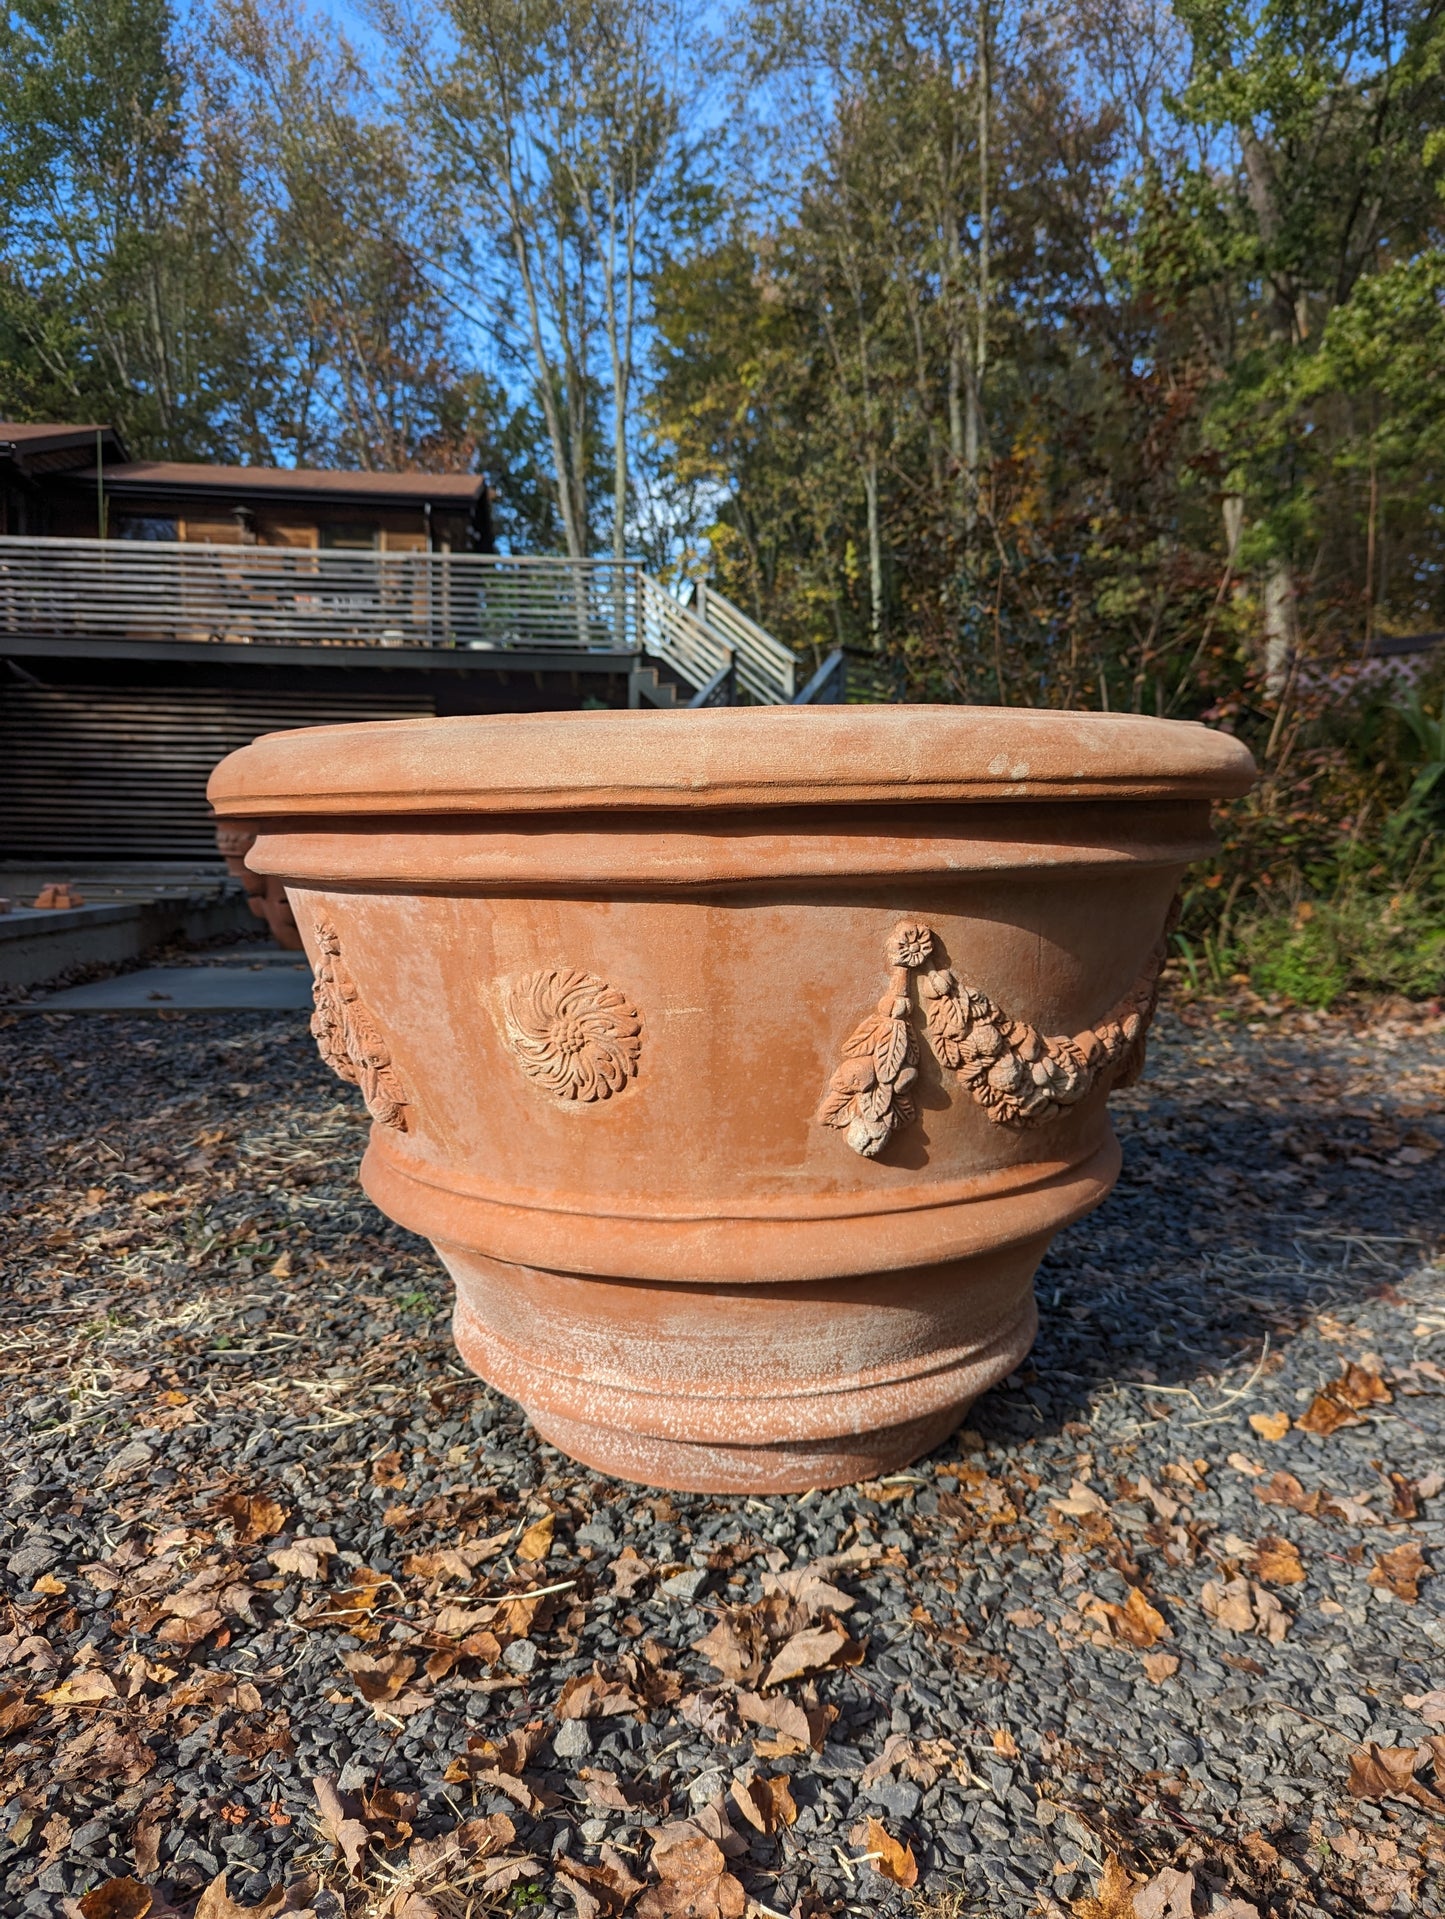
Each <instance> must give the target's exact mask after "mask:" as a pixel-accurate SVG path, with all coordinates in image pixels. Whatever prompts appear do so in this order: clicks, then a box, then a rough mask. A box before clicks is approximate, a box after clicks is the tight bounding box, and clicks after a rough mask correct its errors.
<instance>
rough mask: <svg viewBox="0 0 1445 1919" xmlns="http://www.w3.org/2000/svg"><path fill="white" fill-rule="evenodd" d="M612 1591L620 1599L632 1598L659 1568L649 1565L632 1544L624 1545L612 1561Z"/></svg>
mask: <svg viewBox="0 0 1445 1919" xmlns="http://www.w3.org/2000/svg"><path fill="white" fill-rule="evenodd" d="M611 1571H612V1591H613V1593H614V1595H615V1596H616V1597H617V1598H618V1599H631V1597H632V1595H633V1594H634V1593H635V1592H636V1591H637V1589H638V1587H639V1586H645V1585H646V1584H647V1581H648V1580H649V1579H651V1578H652V1577H653V1576H654V1575H655V1573H656V1571H657V1568H656V1567H655V1566H652V1565H649V1564H648V1562H647V1561H646V1560H645V1559H644V1558H643V1557H642V1555H641V1554H640V1553H639V1552H637V1551H636V1550H635V1548H633V1547H631V1546H624V1547H623V1548H622V1551H621V1552H620V1553H619V1554H618V1555H617V1557H616V1559H614V1560H613V1562H612V1568H611Z"/></svg>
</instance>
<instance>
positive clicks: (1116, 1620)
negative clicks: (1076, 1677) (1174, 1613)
mask: <svg viewBox="0 0 1445 1919" xmlns="http://www.w3.org/2000/svg"><path fill="white" fill-rule="evenodd" d="M1128 1591H1129V1597H1128V1599H1127V1600H1126V1601H1125V1603H1124V1604H1123V1605H1122V1606H1116V1605H1115V1604H1114V1603H1113V1601H1112V1600H1109V1599H1095V1598H1092V1597H1091V1598H1089V1599H1088V1600H1086V1601H1085V1603H1084V1605H1083V1607H1082V1608H1081V1610H1082V1612H1083V1614H1084V1616H1085V1618H1087V1619H1099V1620H1102V1621H1103V1623H1104V1626H1105V1628H1106V1629H1107V1631H1108V1633H1109V1636H1110V1638H1112V1639H1117V1640H1122V1641H1123V1643H1124V1644H1125V1645H1126V1646H1138V1647H1139V1648H1140V1649H1141V1650H1143V1649H1144V1648H1146V1647H1149V1646H1153V1645H1157V1644H1158V1642H1159V1641H1160V1640H1161V1639H1163V1638H1164V1637H1165V1636H1166V1635H1167V1634H1168V1631H1169V1628H1168V1626H1167V1625H1166V1623H1165V1620H1164V1615H1163V1613H1161V1612H1159V1611H1157V1610H1156V1608H1155V1607H1153V1606H1151V1605H1150V1604H1149V1601H1148V1600H1147V1599H1146V1598H1145V1597H1144V1595H1143V1593H1142V1592H1140V1590H1139V1588H1138V1587H1137V1586H1130V1587H1129V1589H1128Z"/></svg>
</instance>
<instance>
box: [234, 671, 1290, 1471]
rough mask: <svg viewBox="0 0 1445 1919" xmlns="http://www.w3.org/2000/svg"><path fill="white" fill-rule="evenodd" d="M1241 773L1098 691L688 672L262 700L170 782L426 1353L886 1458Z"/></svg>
mask: <svg viewBox="0 0 1445 1919" xmlns="http://www.w3.org/2000/svg"><path fill="white" fill-rule="evenodd" d="M1252 774H1253V769H1252V764H1251V761H1250V758H1249V755H1248V753H1247V752H1246V751H1245V749H1244V748H1243V747H1242V746H1240V745H1239V744H1238V743H1237V742H1236V741H1234V740H1232V739H1229V738H1227V737H1225V736H1223V735H1221V734H1218V733H1211V732H1209V731H1207V730H1206V729H1205V728H1203V727H1200V726H1186V725H1179V724H1174V723H1169V722H1165V721H1159V720H1149V719H1141V718H1136V717H1132V716H1112V715H1107V714H1102V715H1101V714H1055V713H1039V712H1020V711H1006V710H1001V709H1000V710H996V709H967V708H958V707H896V706H894V707H822V708H812V707H803V708H796V709H795V708H767V709H757V708H732V709H727V708H723V709H713V710H708V711H702V712H687V713H681V714H677V713H664V712H657V713H650V712H647V713H602V712H597V713H568V714H546V715H519V716H508V717H499V718H467V719H438V720H431V719H426V720H409V721H397V722H390V723H382V724H370V725H358V726H333V727H325V728H318V729H312V730H307V731H292V732H286V733H276V734H272V735H270V736H269V737H267V738H264V739H261V740H258V741H256V742H255V743H254V744H253V745H251V746H248V747H246V748H244V749H243V750H242V751H241V752H239V753H234V754H232V755H231V757H230V758H229V759H227V760H225V761H223V762H222V764H221V765H220V766H219V767H218V768H217V770H216V772H215V775H214V776H213V778H212V781H211V788H210V793H211V799H212V801H213V802H214V804H215V806H216V809H217V811H218V812H219V813H220V814H222V815H223V816H227V817H231V818H241V819H244V820H246V821H247V822H248V823H249V824H250V826H251V827H253V828H254V830H255V831H256V834H257V837H256V841H255V844H254V846H253V847H252V849H251V851H250V854H249V856H248V858H249V863H250V865H251V866H252V867H253V868H254V869H256V870H257V871H260V872H263V873H268V874H273V875H276V876H278V877H283V878H284V879H285V880H286V881H287V882H288V883H289V885H290V889H291V897H292V900H293V903H294V905H295V908H296V915H297V919H298V922H299V924H300V928H301V933H302V936H303V938H304V940H305V942H306V948H307V951H308V953H309V954H310V957H311V961H312V965H313V967H314V969H315V973H316V1009H317V1010H316V1017H315V1019H314V1021H313V1031H314V1032H315V1034H316V1037H317V1039H318V1041H319V1043H320V1046H321V1050H322V1053H323V1054H324V1056H325V1057H326V1059H327V1060H329V1061H330V1063H331V1064H332V1065H333V1066H334V1067H335V1068H336V1069H337V1071H338V1072H340V1073H341V1074H342V1076H343V1077H344V1078H346V1079H349V1080H353V1081H355V1082H357V1083H358V1084H359V1086H360V1087H361V1090H362V1092H363V1093H364V1095H365V1097H366V1101H367V1104H368V1106H369V1107H370V1109H371V1113H372V1116H373V1120H374V1122H375V1123H374V1125H373V1127H372V1132H371V1143H370V1146H369V1148H368V1150H367V1153H366V1157H365V1160H364V1162H363V1165H362V1174H361V1176H362V1183H363V1184H364V1186H365V1188H366V1190H367V1192H368V1193H369V1194H370V1195H371V1197H372V1198H373V1199H374V1200H375V1201H376V1203H377V1205H378V1206H380V1207H381V1208H382V1210H383V1211H384V1212H387V1213H389V1214H390V1215H391V1216H392V1218H393V1219H396V1220H398V1221H400V1222H401V1224H402V1225H404V1226H407V1227H410V1228H411V1229H412V1230H414V1231H415V1232H418V1233H421V1234H424V1235H425V1236H426V1237H427V1238H428V1239H430V1240H431V1241H432V1243H433V1244H434V1245H435V1247H436V1249H437V1251H438V1253H439V1254H440V1256H441V1258H442V1260H443V1261H444V1262H445V1264H446V1266H447V1268H448V1270H449V1271H450V1273H451V1274H452V1277H453V1278H454V1280H455V1282H456V1287H457V1306H456V1320H455V1326H456V1339H457V1344H458V1346H459V1348H460V1350H461V1353H462V1355H463V1357H464V1358H465V1359H466V1361H467V1362H468V1364H469V1365H471V1366H472V1367H474V1368H475V1370H476V1371H477V1372H479V1373H480V1374H481V1375H482V1376H483V1377H484V1378H485V1379H488V1380H490V1381H491V1382H492V1383H493V1384H494V1385H496V1386H498V1387H500V1388H501V1389H502V1390H503V1391H504V1392H507V1393H510V1394H512V1395H514V1396H515V1397H516V1398H517V1399H519V1400H520V1401H521V1403H522V1405H523V1406H524V1407H525V1408H526V1410H527V1412H528V1413H529V1414H530V1416H531V1418H532V1420H533V1422H534V1423H535V1425H536V1427H537V1429H538V1430H539V1432H541V1433H542V1434H543V1435H544V1436H545V1437H546V1438H547V1439H549V1440H551V1441H552V1442H553V1443H555V1444H556V1445H558V1446H560V1447H562V1448H563V1449H564V1450H565V1451H567V1452H569V1453H572V1454H573V1455H575V1456H576V1457H577V1458H579V1459H582V1460H585V1461H587V1462H588V1463H589V1464H592V1465H595V1466H599V1467H601V1468H603V1469H604V1470H606V1471H608V1472H613V1473H617V1474H620V1475H621V1476H623V1477H625V1478H630V1479H638V1480H643V1481H646V1482H647V1483H649V1484H652V1485H659V1486H671V1487H682V1488H691V1489H699V1490H734V1491H785V1490H790V1489H798V1488H804V1487H808V1486H827V1485H836V1484H839V1483H841V1482H844V1481H847V1480H851V1479H855V1478H861V1477H865V1476H868V1475H873V1474H877V1473H879V1472H882V1471H884V1470H886V1469H889V1468H893V1467H897V1466H900V1465H902V1464H904V1463H905V1462H906V1461H908V1460H910V1459H913V1458H915V1457H917V1456H918V1455H919V1454H920V1453H922V1452H925V1451H927V1449H928V1448H929V1447H931V1446H933V1445H935V1444H937V1443H938V1442H939V1441H940V1440H941V1439H943V1438H944V1437H945V1436H946V1435H947V1434H948V1433H949V1431H950V1430H951V1429H952V1428H953V1427H954V1426H956V1425H957V1423H958V1422H959V1420H960V1419H961V1418H962V1416H963V1415H964V1413H965V1412H966V1410H967V1408H968V1406H969V1404H970V1402H971V1401H972V1400H973V1399H975V1398H976V1397H977V1395H978V1394H979V1393H981V1392H983V1391H984V1390H985V1388H987V1387H988V1386H990V1385H992V1384H993V1383H994V1382H995V1381H996V1380H998V1379H1000V1378H1002V1377H1003V1376H1004V1375H1005V1374H1006V1373H1008V1372H1010V1371H1011V1370H1012V1369H1013V1368H1014V1367H1015V1366H1016V1365H1017V1364H1018V1362H1019V1360H1020V1359H1021V1358H1022V1357H1023V1355H1024V1354H1025V1353H1026V1352H1027V1351H1028V1348H1029V1345H1030V1343H1031V1341H1032V1340H1033V1337H1034V1332H1035V1327H1036V1323H1037V1322H1036V1315H1035V1310H1034V1302H1033V1290H1032V1281H1033V1275H1034V1270H1035V1268H1036V1267H1037V1265H1038V1263H1039V1260H1040V1258H1041V1257H1042V1255H1043V1253H1044V1251H1045V1249H1046V1247H1047V1246H1048V1244H1049V1241H1050V1240H1051V1239H1052V1237H1053V1235H1054V1234H1055V1233H1056V1232H1057V1231H1058V1230H1059V1228H1060V1227H1062V1226H1066V1225H1067V1224H1068V1223H1069V1222H1070V1221H1071V1220H1075V1219H1077V1218H1079V1216H1080V1215H1081V1214H1083V1213H1085V1212H1087V1211H1088V1210H1089V1209H1090V1208H1091V1207H1093V1206H1097V1205H1098V1204H1099V1202H1100V1200H1102V1199H1103V1198H1104V1196H1105V1194H1106V1193H1107V1192H1108V1191H1109V1188H1110V1186H1111V1185H1112V1184H1113V1181H1114V1178H1115V1175H1116V1174H1117V1172H1118V1168H1119V1148H1118V1146H1117V1144H1116V1142H1115V1139H1114V1134H1113V1131H1112V1129H1111V1127H1110V1125H1109V1121H1108V1117H1107V1115H1106V1113H1105V1100H1106V1098H1107V1095H1108V1092H1109V1089H1110V1087H1111V1086H1115V1085H1118V1084H1120V1083H1121V1082H1123V1081H1124V1080H1126V1079H1127V1078H1129V1077H1131V1076H1132V1075H1134V1074H1135V1073H1137V1072H1138V1070H1139V1068H1140V1065H1141V1062H1142V1052H1143V1040H1144V1031H1145V1028H1146V1027H1147V1025H1148V1022H1149V1017H1150V1014H1151V1012H1152V1010H1153V1005H1154V997H1155V990H1156V985H1157V981H1158V976H1159V969H1160V966H1161V964H1162V961H1163V957H1164V951H1165V941H1166V937H1167V932H1168V928H1169V924H1170V913H1171V903H1172V901H1173V900H1174V897H1175V891H1176V888H1177V885H1178V882H1179V877H1180V875H1181V873H1182V872H1183V870H1184V868H1185V867H1186V866H1187V864H1188V863H1189V862H1190V861H1191V860H1193V859H1196V858H1198V857H1199V856H1200V855H1201V854H1203V853H1205V852H1207V851H1208V850H1209V849H1210V846H1211V840H1210V834H1209V802H1210V801H1211V800H1212V799H1215V798H1218V797H1222V796H1224V795H1228V794H1237V793H1241V792H1243V791H1245V789H1246V788H1247V787H1248V786H1249V784H1250V781H1251V778H1252ZM1050 1036H1053V1037H1050Z"/></svg>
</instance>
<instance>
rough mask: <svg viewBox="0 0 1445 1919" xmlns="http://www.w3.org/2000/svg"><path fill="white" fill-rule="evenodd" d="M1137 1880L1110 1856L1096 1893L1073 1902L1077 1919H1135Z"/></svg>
mask: <svg viewBox="0 0 1445 1919" xmlns="http://www.w3.org/2000/svg"><path fill="white" fill-rule="evenodd" d="M1134 1886H1135V1879H1134V1875H1133V1873H1131V1872H1130V1871H1129V1869H1128V1867H1127V1866H1126V1865H1125V1864H1124V1862H1123V1861H1122V1860H1121V1859H1120V1858H1119V1857H1118V1855H1117V1854H1116V1853H1112V1852H1111V1853H1109V1854H1108V1855H1107V1856H1106V1858H1105V1860H1104V1865H1103V1870H1102V1871H1101V1872H1100V1875H1099V1883H1098V1885H1097V1886H1096V1887H1095V1888H1094V1890H1093V1892H1087V1893H1083V1894H1081V1896H1080V1897H1079V1898H1077V1899H1072V1900H1070V1902H1069V1909H1070V1911H1071V1912H1072V1913H1073V1914H1074V1919H1135V1914H1134Z"/></svg>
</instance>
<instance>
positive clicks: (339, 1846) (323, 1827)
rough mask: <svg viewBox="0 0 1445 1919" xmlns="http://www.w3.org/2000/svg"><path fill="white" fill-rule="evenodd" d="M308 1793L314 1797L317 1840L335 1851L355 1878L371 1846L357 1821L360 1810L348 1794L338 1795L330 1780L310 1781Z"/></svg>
mask: <svg viewBox="0 0 1445 1919" xmlns="http://www.w3.org/2000/svg"><path fill="white" fill-rule="evenodd" d="M311 1790H312V1792H314V1793H315V1795H316V1810H317V1815H318V1816H317V1822H316V1823H317V1826H318V1828H319V1830H320V1833H321V1837H322V1838H323V1839H324V1840H325V1841H326V1842H327V1844H328V1845H331V1846H334V1847H335V1848H336V1850H337V1851H338V1852H339V1853H340V1854H341V1856H342V1857H343V1858H344V1859H345V1861H346V1863H347V1865H348V1866H349V1867H350V1869H351V1871H352V1872H353V1873H357V1874H359V1873H360V1871H361V1862H362V1860H363V1859H364V1858H365V1856H366V1852H367V1848H368V1847H369V1846H370V1844H371V1834H370V1833H369V1832H368V1831H367V1830H366V1827H365V1826H364V1825H363V1824H362V1822H361V1820H360V1819H359V1818H358V1817H357V1814H358V1812H359V1810H360V1808H359V1807H358V1806H357V1804H356V1801H355V1800H354V1799H353V1798H352V1797H351V1795H350V1793H342V1792H340V1791H338V1789H337V1785H336V1781H335V1780H334V1779H326V1778H322V1779H313V1780H312V1781H311Z"/></svg>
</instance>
